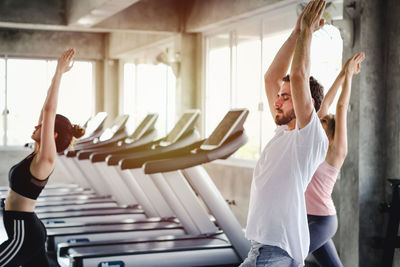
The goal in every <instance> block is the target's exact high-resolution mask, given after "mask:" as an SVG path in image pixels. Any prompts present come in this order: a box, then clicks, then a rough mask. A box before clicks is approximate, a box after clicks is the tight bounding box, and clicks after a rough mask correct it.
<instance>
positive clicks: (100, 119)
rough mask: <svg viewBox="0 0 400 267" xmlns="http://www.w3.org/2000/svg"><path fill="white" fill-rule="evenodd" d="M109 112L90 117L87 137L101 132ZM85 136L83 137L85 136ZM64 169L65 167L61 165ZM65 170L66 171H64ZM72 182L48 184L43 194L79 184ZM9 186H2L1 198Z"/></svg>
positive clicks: (0, 190) (4, 195)
mask: <svg viewBox="0 0 400 267" xmlns="http://www.w3.org/2000/svg"><path fill="white" fill-rule="evenodd" d="M107 116H108V115H107V113H106V112H99V113H97V114H96V116H94V117H93V118H91V119H89V120H88V121H87V122H86V125H87V127H86V128H85V135H84V136H86V137H89V136H92V135H94V136H95V135H96V134H98V133H99V132H101V129H102V127H103V125H104V122H105V120H106V118H107ZM84 136H83V137H84ZM58 165H59V161H58V160H56V168H58ZM61 168H62V169H63V167H61ZM63 172H64V171H63ZM64 173H65V172H64ZM66 177H67V178H69V177H70V176H69V175H66ZM70 181H71V184H48V185H47V186H46V188H45V189H43V191H42V194H46V193H47V192H51V191H52V190H53V189H57V190H58V189H60V188H65V190H67V188H77V187H79V185H77V184H75V181H73V180H70ZM8 189H9V187H8V186H2V187H0V198H5V197H6V195H7V192H8Z"/></svg>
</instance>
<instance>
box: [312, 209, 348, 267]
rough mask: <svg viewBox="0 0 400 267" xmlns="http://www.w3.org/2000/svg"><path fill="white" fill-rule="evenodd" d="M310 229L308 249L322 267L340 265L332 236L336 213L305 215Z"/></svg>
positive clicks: (337, 266)
mask: <svg viewBox="0 0 400 267" xmlns="http://www.w3.org/2000/svg"><path fill="white" fill-rule="evenodd" d="M307 218H308V228H309V230H310V251H309V253H312V255H313V256H314V258H315V259H316V260H317V262H318V263H319V265H320V266H322V267H342V266H343V264H342V262H341V261H340V259H339V255H338V254H337V251H336V248H335V245H334V244H333V241H332V237H333V236H334V235H335V233H336V230H337V227H338V222H337V217H336V215H332V216H315V215H307Z"/></svg>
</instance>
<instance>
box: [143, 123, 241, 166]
mask: <svg viewBox="0 0 400 267" xmlns="http://www.w3.org/2000/svg"><path fill="white" fill-rule="evenodd" d="M247 140H248V137H247V135H246V134H245V131H244V130H243V131H240V132H236V133H235V134H234V135H232V136H230V137H229V138H228V139H227V140H226V141H225V142H224V143H223V144H222V145H221V146H220V147H218V148H216V149H213V150H197V151H196V152H195V153H192V152H189V153H187V154H185V155H181V156H180V157H174V158H171V159H162V160H152V161H148V162H146V163H144V164H143V166H142V168H143V170H144V173H145V174H153V173H159V172H170V171H176V170H181V169H186V168H190V167H194V166H197V165H201V164H203V163H207V162H210V161H213V160H216V159H226V158H228V157H229V156H231V155H232V154H233V153H235V152H236V151H237V150H238V149H239V148H240V147H241V146H243V145H244V144H245V143H246V142H247Z"/></svg>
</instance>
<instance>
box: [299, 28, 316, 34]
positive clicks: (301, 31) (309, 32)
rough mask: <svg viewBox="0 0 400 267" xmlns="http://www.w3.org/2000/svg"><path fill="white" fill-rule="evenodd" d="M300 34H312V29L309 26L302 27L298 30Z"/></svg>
mask: <svg viewBox="0 0 400 267" xmlns="http://www.w3.org/2000/svg"><path fill="white" fill-rule="evenodd" d="M300 33H301V34H305V35H312V34H313V31H312V30H311V29H310V28H309V27H304V28H302V29H301V30H300Z"/></svg>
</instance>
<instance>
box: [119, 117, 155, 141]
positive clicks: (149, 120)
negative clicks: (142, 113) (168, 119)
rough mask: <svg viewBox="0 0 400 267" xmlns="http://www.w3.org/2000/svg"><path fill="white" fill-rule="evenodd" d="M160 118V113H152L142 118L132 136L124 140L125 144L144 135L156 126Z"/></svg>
mask: <svg viewBox="0 0 400 267" xmlns="http://www.w3.org/2000/svg"><path fill="white" fill-rule="evenodd" d="M157 118H158V114H155V113H150V114H147V116H146V117H145V118H144V119H143V120H142V122H141V123H140V124H139V126H138V127H137V128H136V130H135V131H134V132H133V133H132V135H131V136H129V137H128V138H126V139H125V140H124V142H125V144H131V143H133V142H134V141H136V140H138V139H140V138H142V137H143V135H144V134H145V133H147V132H148V131H149V130H151V129H152V128H153V127H154V124H155V123H156V121H157Z"/></svg>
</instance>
